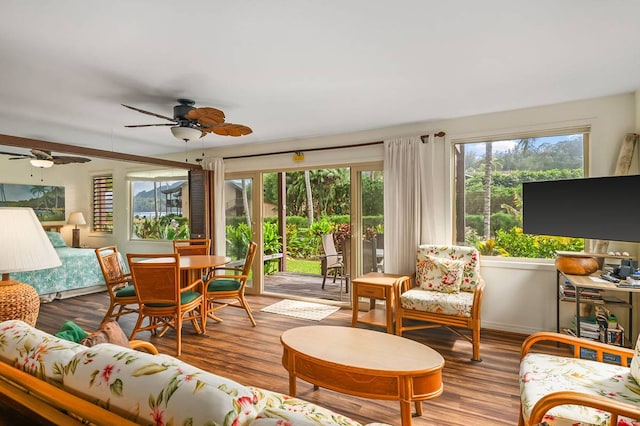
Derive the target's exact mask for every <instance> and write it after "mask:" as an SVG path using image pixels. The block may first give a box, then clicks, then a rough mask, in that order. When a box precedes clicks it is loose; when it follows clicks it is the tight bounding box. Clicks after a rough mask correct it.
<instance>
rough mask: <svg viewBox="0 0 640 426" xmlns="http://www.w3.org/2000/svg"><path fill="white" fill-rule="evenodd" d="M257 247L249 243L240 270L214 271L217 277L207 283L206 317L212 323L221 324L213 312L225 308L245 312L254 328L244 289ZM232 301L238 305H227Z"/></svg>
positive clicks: (221, 268)
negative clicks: (230, 307) (234, 308)
mask: <svg viewBox="0 0 640 426" xmlns="http://www.w3.org/2000/svg"><path fill="white" fill-rule="evenodd" d="M257 248H258V245H257V244H256V243H255V242H253V241H252V242H251V243H249V247H248V248H247V255H246V257H245V260H244V266H243V267H242V268H230V267H220V268H216V269H215V273H216V274H218V275H213V276H211V279H209V281H207V285H206V289H207V295H206V299H207V316H208V317H209V318H211V319H213V320H214V321H217V322H222V319H220V318H219V317H217V316H216V315H215V312H216V311H218V310H219V309H222V308H224V307H226V306H233V307H236V308H242V309H244V310H245V311H246V312H247V315H248V316H249V320H251V324H253V326H254V327H255V326H256V320H255V319H254V318H253V314H252V313H251V307H250V306H249V303H247V300H246V299H245V297H244V288H245V286H246V284H247V280H248V278H249V271H250V270H251V264H252V263H253V259H254V258H255V256H256V250H257ZM231 299H233V300H234V301H237V302H238V304H235V303H229V301H230V300H231Z"/></svg>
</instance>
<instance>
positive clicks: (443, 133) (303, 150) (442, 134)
mask: <svg viewBox="0 0 640 426" xmlns="http://www.w3.org/2000/svg"><path fill="white" fill-rule="evenodd" d="M445 135H446V133H445V132H438V133H434V134H433V136H435V137H437V138H441V137H444V136H445ZM428 137H429V135H422V136H420V139H421V140H422V142H423V143H425V142H426V140H425V139H427V138H428ZM382 143H384V141H376V142H366V143H359V144H351V145H340V146H323V147H318V148H305V149H290V150H287V151H277V152H265V153H263V154H247V155H235V156H232V157H223V158H222V159H223V160H235V159H239V158H251V157H264V156H265V155H278V154H295V153H297V152H311V151H326V150H329V149H342V148H359V147H361V146H370V145H380V144H382Z"/></svg>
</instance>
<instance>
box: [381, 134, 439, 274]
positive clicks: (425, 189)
mask: <svg viewBox="0 0 640 426" xmlns="http://www.w3.org/2000/svg"><path fill="white" fill-rule="evenodd" d="M440 142H441V141H438V142H435V141H433V140H426V141H425V142H424V143H423V142H422V140H421V138H420V137H419V136H415V137H409V138H399V139H393V140H388V141H385V142H384V247H385V250H384V265H385V268H384V269H385V272H387V273H392V274H412V273H414V272H415V266H416V249H417V248H418V246H419V245H420V244H426V243H431V244H445V243H447V241H446V239H445V235H446V232H445V229H446V217H445V212H446V206H445V201H446V191H447V190H448V189H447V188H448V186H447V185H445V170H446V168H445V156H444V144H443V143H440Z"/></svg>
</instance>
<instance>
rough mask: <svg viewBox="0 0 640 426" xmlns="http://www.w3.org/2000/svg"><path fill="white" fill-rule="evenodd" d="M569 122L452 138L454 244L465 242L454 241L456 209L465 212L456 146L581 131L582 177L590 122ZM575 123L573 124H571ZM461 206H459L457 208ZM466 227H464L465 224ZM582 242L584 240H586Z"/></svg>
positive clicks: (586, 168) (454, 238)
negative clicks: (565, 124) (549, 126)
mask: <svg viewBox="0 0 640 426" xmlns="http://www.w3.org/2000/svg"><path fill="white" fill-rule="evenodd" d="M571 124H572V125H569V126H566V127H559V128H541V129H533V130H530V129H527V130H522V131H513V132H508V133H501V134H493V135H480V136H478V135H477V134H476V135H473V136H468V137H459V138H452V139H451V145H450V147H451V167H452V169H451V179H452V181H451V182H452V186H451V195H452V199H451V204H450V205H451V208H452V235H451V239H452V241H453V242H454V244H461V245H466V242H465V239H466V238H465V236H464V235H463V236H462V241H461V242H460V241H457V240H459V239H460V238H459V237H458V230H459V224H458V223H457V221H458V220H459V212H460V211H462V212H463V217H464V214H466V209H465V197H462V198H461V197H459V195H458V194H459V191H460V187H461V189H462V191H465V179H462V181H461V182H459V179H458V175H459V173H460V167H462V169H461V170H462V172H463V173H464V160H463V161H459V160H458V147H459V146H460V145H465V144H474V143H475V144H478V143H489V142H500V141H507V140H519V139H527V138H528V139H533V138H543V137H553V136H569V135H573V134H582V170H583V177H585V178H586V177H589V164H590V162H589V151H590V150H589V147H590V135H591V125H590V124H585V123H580V124H578V123H571ZM574 124H575V125H574ZM460 206H462V208H460ZM463 227H464V221H463ZM465 229H466V227H465ZM585 244H587V242H586V241H585ZM483 256H491V257H492V258H495V259H520V260H522V261H525V262H538V261H540V260H543V261H546V260H548V259H544V258H534V257H518V258H515V257H508V256H506V257H505V256H497V255H495V256H492V255H483Z"/></svg>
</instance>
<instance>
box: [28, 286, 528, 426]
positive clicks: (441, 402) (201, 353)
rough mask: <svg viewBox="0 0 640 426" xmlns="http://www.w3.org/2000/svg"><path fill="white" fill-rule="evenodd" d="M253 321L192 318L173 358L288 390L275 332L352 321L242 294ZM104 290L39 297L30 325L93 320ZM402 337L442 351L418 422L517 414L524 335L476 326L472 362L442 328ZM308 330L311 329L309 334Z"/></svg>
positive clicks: (369, 403)
mask: <svg viewBox="0 0 640 426" xmlns="http://www.w3.org/2000/svg"><path fill="white" fill-rule="evenodd" d="M248 299H249V303H250V304H251V306H252V307H253V310H254V315H255V318H256V321H257V322H258V325H257V327H255V328H254V327H251V323H250V322H249V319H248V318H247V316H246V314H245V313H244V311H243V310H241V309H234V308H231V307H228V308H226V309H223V310H221V311H219V315H220V317H221V318H222V319H223V320H224V322H222V323H215V322H213V321H210V322H209V324H208V326H207V335H197V334H196V333H195V332H194V330H193V328H192V326H191V324H190V323H188V324H186V325H185V326H184V330H183V349H182V355H181V356H180V358H181V359H182V360H184V361H186V362H189V363H191V364H193V365H196V366H198V367H200V368H202V369H205V370H208V371H210V372H213V373H215V374H219V375H223V376H226V377H228V378H231V379H233V380H236V381H238V382H240V383H243V384H250V385H254V386H258V387H262V388H267V389H271V390H275V391H278V392H283V393H287V391H288V376H287V373H286V371H285V370H284V368H283V367H282V364H281V356H282V348H281V345H280V341H279V337H280V335H281V333H282V332H283V331H285V330H287V329H289V328H292V327H297V326H305V325H317V324H322V325H339V326H350V325H351V310H348V309H341V310H339V311H338V312H336V313H334V314H332V315H331V316H329V317H328V318H326V319H324V320H322V321H321V322H315V321H310V320H303V319H295V318H291V317H286V316H282V315H276V314H272V313H266V312H260V309H261V308H263V307H265V306H268V305H270V304H272V303H275V302H276V301H278V300H280V299H279V298H273V297H267V296H248ZM107 303H108V296H107V294H106V293H97V294H92V295H87V296H80V297H75V298H71V299H65V300H57V301H54V302H52V303H48V304H43V305H42V306H41V309H40V316H39V318H38V323H37V327H38V328H40V329H42V330H44V331H46V332H50V333H55V332H56V331H58V330H59V329H60V327H61V326H62V324H63V323H64V321H66V320H72V321H74V322H76V323H77V324H78V325H80V326H81V327H83V328H84V329H85V330H89V331H91V330H94V329H96V328H97V327H98V325H99V322H100V321H101V319H102V316H103V315H104V313H105V311H106V306H107ZM135 319H136V318H135V315H129V316H125V317H122V318H121V320H120V324H121V326H122V328H123V329H124V331H125V332H126V333H129V332H130V331H131V329H132V327H133V324H134V321H135ZM174 337H175V334H174V333H173V331H169V332H168V333H167V334H166V335H165V336H164V337H162V338H155V337H153V338H151V336H150V335H149V334H140V335H138V336H137V338H140V339H145V340H150V341H151V342H153V343H154V344H155V345H156V346H157V347H158V349H159V350H160V352H162V353H167V354H170V355H173V354H174V353H175V338H174ZM405 337H408V338H410V339H413V340H416V341H419V342H422V343H424V344H427V345H429V346H431V347H432V348H434V349H436V350H437V351H439V352H440V353H441V354H442V355H443V357H444V358H445V363H446V364H445V367H444V372H443V380H444V393H443V394H442V395H441V396H440V397H438V398H436V399H433V400H431V401H426V402H424V403H423V406H424V415H423V416H422V417H415V418H414V419H413V424H414V425H417V426H420V425H445V424H446V425H465V426H466V425H476V426H478V425H492V426H493V425H514V424H516V423H517V420H518V410H519V388H518V365H519V363H518V353H519V347H520V344H521V342H522V340H523V339H524V337H525V336H523V335H518V334H512V333H505V332H499V331H492V330H483V331H482V358H483V361H482V362H480V363H476V362H472V361H471V360H470V356H471V344H470V343H468V342H467V341H465V340H464V339H462V338H460V337H458V336H457V335H456V334H454V333H452V332H450V331H448V330H446V329H443V328H437V329H431V330H421V331H413V332H410V333H407V334H406V336H405ZM310 338H312V336H310ZM298 396H299V397H300V398H303V399H306V400H308V401H312V402H315V403H318V404H320V405H322V406H325V407H328V408H331V409H333V410H335V411H337V412H340V413H342V414H344V415H347V416H349V417H351V418H353V419H355V420H357V421H359V422H362V423H369V422H374V421H378V422H384V423H389V424H392V425H398V424H400V409H399V404H398V402H397V401H379V400H368V399H364V398H357V397H352V396H349V395H343V394H339V393H337V392H332V391H329V390H326V389H320V390H317V391H314V390H313V386H312V385H310V384H308V383H306V382H303V381H298Z"/></svg>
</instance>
